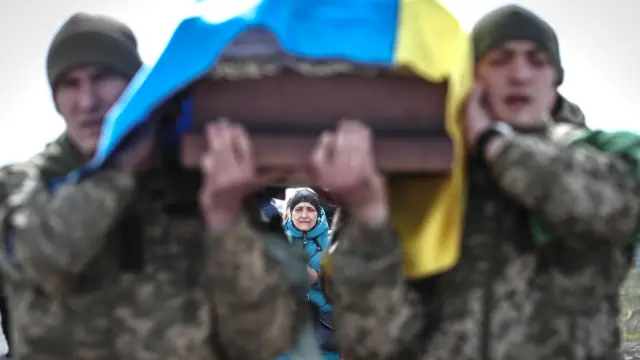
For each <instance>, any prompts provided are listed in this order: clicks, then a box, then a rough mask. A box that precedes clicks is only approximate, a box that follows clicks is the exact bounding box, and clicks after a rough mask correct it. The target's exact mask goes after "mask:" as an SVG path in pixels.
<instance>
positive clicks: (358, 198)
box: [311, 120, 389, 226]
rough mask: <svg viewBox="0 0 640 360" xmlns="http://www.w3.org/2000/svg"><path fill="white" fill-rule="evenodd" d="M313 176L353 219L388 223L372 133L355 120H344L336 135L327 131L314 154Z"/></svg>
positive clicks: (372, 223)
mask: <svg viewBox="0 0 640 360" xmlns="http://www.w3.org/2000/svg"><path fill="white" fill-rule="evenodd" d="M311 165H312V176H313V177H314V180H315V182H316V183H317V185H318V186H320V187H322V188H325V189H327V190H328V191H329V192H330V193H331V194H332V196H335V197H336V198H337V199H338V200H339V201H340V202H341V203H342V204H341V205H343V206H344V207H346V208H347V210H348V211H349V213H351V214H353V217H355V218H356V219H359V220H361V221H363V222H364V223H366V224H369V225H371V226H377V225H380V224H382V223H383V222H385V221H387V217H388V212H389V211H388V201H387V189H386V183H385V181H384V177H383V176H382V174H381V173H380V172H379V171H378V168H377V166H376V162H375V158H374V152H373V134H372V133H371V129H369V128H368V127H367V126H366V125H364V124H363V123H361V122H359V121H356V120H344V121H342V122H341V123H340V124H339V125H338V127H337V129H336V131H335V132H325V133H323V134H322V136H321V137H320V140H319V141H318V144H317V145H316V148H315V149H314V151H313V154H312V159H311Z"/></svg>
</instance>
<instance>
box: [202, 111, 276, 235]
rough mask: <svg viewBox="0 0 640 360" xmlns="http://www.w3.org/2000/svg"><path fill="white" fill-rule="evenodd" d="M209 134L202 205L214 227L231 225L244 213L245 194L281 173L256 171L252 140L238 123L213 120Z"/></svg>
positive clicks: (221, 227)
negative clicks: (214, 121)
mask: <svg viewBox="0 0 640 360" xmlns="http://www.w3.org/2000/svg"><path fill="white" fill-rule="evenodd" d="M205 138H206V141H207V147H208V149H207V151H206V152H205V153H204V155H203V157H202V163H201V168H202V173H203V184H202V188H201V189H200V207H201V209H202V213H203V216H204V218H205V220H206V222H207V225H208V226H209V227H210V228H215V229H227V228H230V227H232V226H233V225H234V224H235V223H236V221H237V220H238V218H239V217H240V215H241V213H242V203H243V200H244V198H245V197H246V196H247V195H248V194H250V193H252V192H254V191H256V190H258V189H260V188H262V187H264V186H265V185H266V183H268V182H269V181H272V180H273V178H274V177H276V176H281V175H276V174H274V173H269V174H264V175H258V174H257V173H256V166H255V162H254V157H253V150H252V148H251V141H250V140H249V136H248V135H247V133H246V132H245V131H244V130H243V129H242V128H241V127H240V126H238V125H232V124H229V123H228V122H227V121H220V122H217V123H213V124H209V125H207V127H206V128H205Z"/></svg>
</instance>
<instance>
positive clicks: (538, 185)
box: [332, 135, 640, 360]
mask: <svg viewBox="0 0 640 360" xmlns="http://www.w3.org/2000/svg"><path fill="white" fill-rule="evenodd" d="M468 173H469V180H468V181H469V183H468V210H467V215H466V219H465V231H464V235H463V240H462V241H463V245H462V254H461V259H460V262H459V263H458V264H457V266H455V267H454V268H453V269H451V270H449V271H447V272H445V273H443V274H440V275H438V276H436V277H433V278H428V279H422V280H413V281H407V280H406V279H405V278H404V276H403V269H402V262H401V249H400V247H399V243H398V241H397V240H396V239H395V237H394V235H393V233H392V232H391V230H390V229H387V228H384V229H367V228H364V227H362V226H357V225H356V224H350V225H347V226H346V227H345V229H343V233H342V235H341V237H343V238H344V240H345V241H341V243H340V246H339V247H338V248H337V249H336V250H335V252H334V254H333V258H332V260H333V290H332V291H333V305H334V314H335V322H336V329H337V337H338V341H339V342H340V345H341V349H342V350H343V352H344V355H345V358H346V359H349V360H358V359H363V360H364V359H366V360H372V359H403V360H409V359H419V360H426V359H429V360H437V359H442V360H449V359H456V360H467V359H468V360H471V359H473V360H476V359H479V360H512V359H514V360H515V359H518V360H522V359H524V360H527V359H531V360H538V359H545V360H547V359H549V360H551V359H554V360H555V359H558V360H560V359H562V360H564V359H566V360H569V359H571V360H596V359H601V360H609V359H621V354H620V350H619V347H620V331H619V328H618V324H617V320H618V314H619V304H618V302H619V301H618V300H619V295H618V294H619V292H618V291H619V286H620V284H621V282H622V281H623V279H624V278H625V276H626V273H627V271H628V269H629V268H630V265H631V257H632V249H633V244H631V243H630V242H623V241H620V239H628V238H629V234H632V233H633V232H634V231H635V230H636V229H637V228H638V225H640V224H639V219H640V180H639V179H638V176H637V175H636V168H635V166H633V165H632V164H630V163H629V162H627V161H624V160H622V159H619V158H616V157H614V156H611V155H608V154H605V153H602V152H599V151H596V150H595V149H593V148H589V147H576V148H567V147H564V146H560V145H558V144H557V143H555V142H554V141H552V140H550V139H548V138H546V137H543V136H534V135H518V136H515V137H513V138H511V139H510V140H508V144H507V146H506V148H505V149H504V151H503V152H502V153H501V154H500V155H499V157H498V158H497V159H495V161H494V162H492V164H491V167H488V166H487V165H486V164H485V163H483V162H482V161H477V160H473V161H471V162H470V164H469V172H468ZM534 212H535V213H536V214H537V216H541V217H543V218H544V219H545V220H546V221H547V222H548V223H549V224H551V226H552V227H553V230H554V234H555V235H554V236H555V239H554V241H552V242H551V243H549V244H547V245H546V246H540V245H538V244H536V243H535V242H534V241H533V236H532V232H531V229H532V228H531V224H530V219H531V216H532V214H533V213H534ZM358 239H366V242H364V241H358ZM568 239H571V240H572V241H568ZM576 240H578V243H576Z"/></svg>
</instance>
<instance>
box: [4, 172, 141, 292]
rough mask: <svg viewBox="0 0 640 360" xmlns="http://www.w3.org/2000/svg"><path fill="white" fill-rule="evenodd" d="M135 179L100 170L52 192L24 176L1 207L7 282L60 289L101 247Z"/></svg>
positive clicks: (127, 197) (49, 289) (34, 178)
mask: <svg viewBox="0 0 640 360" xmlns="http://www.w3.org/2000/svg"><path fill="white" fill-rule="evenodd" d="M133 186H134V182H133V179H132V178H131V177H130V176H128V175H126V174H123V173H120V172H117V171H115V170H104V171H101V172H98V173H96V174H95V175H93V176H91V177H89V178H86V179H85V180H83V181H81V182H80V183H77V184H69V185H64V186H62V187H60V188H59V189H58V190H56V191H55V192H54V193H51V192H50V191H49V189H47V187H46V184H44V183H43V181H41V180H40V179H39V177H38V176H35V175H34V176H30V177H27V178H26V179H25V180H24V181H23V182H22V184H21V186H20V188H19V189H18V190H17V191H16V192H14V193H12V194H11V195H10V196H9V197H8V198H7V199H6V202H5V204H4V205H3V207H2V209H1V210H0V222H1V224H2V229H1V231H0V238H2V239H1V240H2V243H3V245H4V249H3V250H4V251H0V268H1V270H2V271H3V273H4V275H5V276H6V277H7V279H9V281H28V282H34V283H36V284H38V285H40V287H41V288H42V289H43V290H45V291H47V292H56V291H60V290H63V289H64V285H66V284H67V282H66V281H65V280H67V279H69V277H72V276H73V275H75V274H77V273H78V272H80V271H81V270H82V269H83V268H84V266H85V264H86V263H87V262H89V260H91V258H93V256H94V255H95V254H96V253H97V252H98V251H99V250H100V249H101V247H102V245H103V242H104V237H105V236H104V235H105V234H106V232H107V230H108V229H109V228H110V227H111V226H112V225H113V222H114V220H115V219H116V218H117V216H118V215H119V214H120V212H121V210H123V208H124V207H125V206H126V204H127V203H128V199H129V197H130V194H131V193H132V190H133Z"/></svg>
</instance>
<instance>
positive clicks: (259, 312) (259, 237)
mask: <svg viewBox="0 0 640 360" xmlns="http://www.w3.org/2000/svg"><path fill="white" fill-rule="evenodd" d="M265 234H266V233H262V232H260V231H259V230H258V229H257V228H256V227H254V225H253V224H251V223H250V221H249V220H248V219H246V218H245V219H242V220H241V221H240V222H239V224H238V225H237V226H236V227H235V228H234V229H232V230H231V231H227V232H218V231H214V230H211V231H210V236H209V239H208V242H209V265H208V273H209V277H210V280H211V285H212V292H211V297H212V304H213V305H212V306H213V309H214V311H215V313H216V318H217V321H218V325H217V328H218V333H219V334H218V336H219V339H220V344H221V346H222V347H223V349H224V352H225V353H226V354H227V355H228V357H229V358H231V359H255V360H262V359H264V360H271V359H273V358H274V357H275V356H277V355H280V354H285V353H290V352H291V350H292V349H293V348H294V346H295V344H296V341H297V339H298V332H299V328H300V324H301V323H302V317H303V316H305V314H306V312H305V311H306V309H307V307H306V304H305V302H304V297H303V295H304V294H303V293H301V292H300V291H299V290H296V288H295V287H294V285H293V284H292V282H291V281H289V278H288V276H286V274H285V269H284V268H283V266H282V265H281V263H280V262H279V261H277V260H276V259H275V258H273V257H272V256H270V255H268V254H267V251H266V248H265V239H264V237H265ZM282 240H283V242H286V239H284V238H283V239H282ZM287 246H288V244H287ZM300 254H301V255H302V253H300ZM300 264H301V265H303V266H304V259H303V258H302V257H301V258H300ZM304 269H305V268H304V267H303V268H302V269H301V270H302V271H304ZM303 275H304V277H303V280H304V279H306V273H304V274H303Z"/></svg>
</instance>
